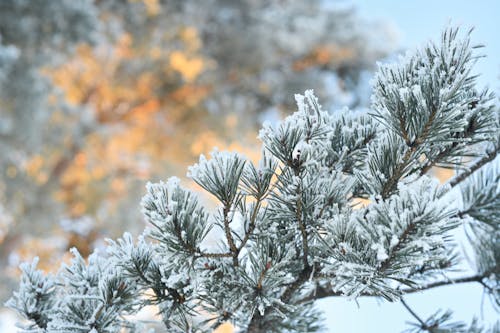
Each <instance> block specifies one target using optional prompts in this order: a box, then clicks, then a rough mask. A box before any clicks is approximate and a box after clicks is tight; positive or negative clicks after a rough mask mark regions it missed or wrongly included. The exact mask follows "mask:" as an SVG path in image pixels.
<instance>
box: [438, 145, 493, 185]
mask: <svg viewBox="0 0 500 333" xmlns="http://www.w3.org/2000/svg"><path fill="white" fill-rule="evenodd" d="M499 152H500V145H498V146H497V147H496V148H495V149H493V150H492V151H491V152H489V153H487V154H486V156H484V157H482V158H480V159H479V160H477V161H475V162H474V164H472V165H471V166H469V167H468V169H467V171H464V172H462V173H460V174H459V175H457V176H455V177H454V178H452V179H451V180H450V181H449V182H448V184H447V185H449V186H450V187H451V188H453V187H455V186H457V185H458V184H460V183H461V182H463V181H464V180H465V179H467V177H469V176H470V175H472V174H473V173H474V172H475V171H477V170H479V169H480V168H481V167H483V166H484V165H485V164H487V163H489V162H491V161H493V160H494V159H495V158H496V157H497V155H498V153H499Z"/></svg>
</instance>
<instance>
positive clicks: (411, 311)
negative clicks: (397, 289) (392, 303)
mask: <svg viewBox="0 0 500 333" xmlns="http://www.w3.org/2000/svg"><path fill="white" fill-rule="evenodd" d="M400 301H401V304H403V306H404V307H405V308H406V310H408V312H409V313H410V314H411V315H412V316H413V317H414V318H415V319H416V320H418V322H419V323H420V325H421V326H420V327H421V328H422V329H423V330H426V331H429V332H431V333H432V330H433V329H432V328H431V327H428V326H427V324H426V323H425V321H423V320H422V319H421V318H420V317H419V316H418V315H417V314H416V313H415V311H413V310H412V309H411V308H410V306H409V305H408V304H407V303H406V302H405V300H404V299H403V298H401V300H400Z"/></svg>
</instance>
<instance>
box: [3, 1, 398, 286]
mask: <svg viewBox="0 0 500 333" xmlns="http://www.w3.org/2000/svg"><path fill="white" fill-rule="evenodd" d="M0 37H1V44H0V85H1V87H2V90H1V92H0V115H1V118H2V121H1V123H0V135H1V138H2V140H1V142H0V150H1V152H2V155H1V156H2V157H1V158H0V164H1V166H2V170H5V171H4V172H3V173H2V176H1V178H0V208H1V209H0V214H2V215H1V216H0V243H1V244H0V257H1V258H0V260H1V261H2V267H4V265H3V264H4V263H6V260H7V259H8V256H9V255H11V254H12V253H15V254H16V255H14V256H11V259H12V258H13V259H14V260H13V261H12V262H13V263H16V262H17V259H15V258H16V256H21V257H24V256H31V255H32V254H33V253H32V252H34V249H36V248H38V247H39V246H36V245H35V244H38V243H39V242H37V239H39V238H40V237H42V238H43V237H48V236H49V235H53V234H54V232H56V235H59V237H60V238H61V241H59V242H52V243H51V244H53V246H51V248H50V249H49V250H48V252H49V253H50V251H63V250H65V249H66V248H67V247H70V246H77V247H78V248H79V249H80V251H82V253H83V254H87V253H88V252H87V251H90V250H91V249H92V248H93V245H92V243H93V242H94V241H95V240H97V239H99V230H102V229H106V234H107V235H117V234H118V232H120V231H121V230H123V229H124V228H125V229H128V230H132V231H134V230H135V231H137V230H139V229H141V224H140V223H137V222H138V221H140V216H139V215H138V212H137V209H135V208H136V202H137V200H138V198H139V197H140V195H141V192H142V189H143V182H144V180H145V179H158V178H159V177H160V175H164V174H165V173H169V174H179V172H178V171H176V170H183V169H184V168H183V166H184V165H185V164H186V163H187V162H189V161H190V160H191V159H192V157H193V156H196V155H198V154H200V153H203V152H207V151H208V150H209V149H211V147H212V146H214V145H216V146H219V147H220V148H225V147H231V148H232V149H238V150H243V151H246V152H247V155H249V156H250V157H251V156H257V155H258V154H257V153H258V152H256V151H255V148H253V147H254V146H255V145H254V142H255V139H254V134H253V133H254V132H253V130H254V129H255V127H256V125H258V124H259V123H260V122H261V121H263V120H266V119H270V120H272V119H277V118H278V117H279V116H280V115H281V114H282V113H284V112H285V111H284V110H289V109H290V108H289V106H290V105H291V103H292V102H293V100H292V99H290V95H289V92H290V91H300V90H304V89H305V88H314V89H315V90H316V92H317V93H318V95H319V96H320V97H321V98H322V100H323V101H324V102H325V104H326V105H327V106H329V107H335V106H338V105H349V106H351V107H358V106H364V105H366V104H367V100H366V99H363V98H364V97H363V96H366V95H367V94H366V92H365V90H366V88H367V80H365V77H366V76H367V75H366V72H367V71H369V70H370V69H371V67H372V66H373V64H374V62H375V61H376V60H377V59H379V58H381V57H383V56H384V55H385V54H387V53H388V52H389V51H390V50H391V49H392V48H393V43H394V41H393V39H391V33H390V30H389V29H387V28H386V27H385V26H384V25H381V24H378V23H377V24H373V23H368V22H363V21H362V20H360V19H359V17H357V15H356V13H355V11H354V10H353V9H352V8H351V7H350V6H340V5H336V4H334V5H331V6H329V7H328V8H326V7H325V4H324V3H323V2H322V1H307V2H306V1H303V2H298V1H291V0H284V1H275V2H272V3H269V2H266V1H261V0H241V1H227V0H208V1H203V2H197V1H180V0H170V1H158V0H142V1H141V0H135V1H134V0H130V1H127V2H124V1H118V0H96V1H90V0H79V1H71V0H57V1H49V0H44V1H37V2H35V3H34V4H33V3H32V2H30V1H14V0H8V1H3V2H2V3H1V4H0ZM185 147H189V150H185ZM103 158H105V163H103ZM181 166H182V168H180V167H181ZM89 224H90V225H91V226H92V227H90V228H89V227H88V225H89ZM16 248H24V249H25V250H24V251H16V252H12V251H14V250H15V249H16ZM26 249H27V250H26ZM5 291H8V290H5Z"/></svg>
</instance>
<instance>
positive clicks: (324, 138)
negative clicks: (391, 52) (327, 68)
mask: <svg viewBox="0 0 500 333" xmlns="http://www.w3.org/2000/svg"><path fill="white" fill-rule="evenodd" d="M469 35H470V32H469V33H468V34H465V36H461V34H460V33H459V31H458V29H454V28H450V29H447V30H446V31H445V32H444V33H443V34H442V36H441V39H440V41H439V42H438V43H430V44H429V45H428V46H426V47H425V48H423V49H422V50H419V51H417V52H414V53H411V54H407V55H406V56H405V57H402V58H400V60H399V61H398V62H397V63H395V64H389V65H385V64H384V65H380V68H379V70H378V73H377V74H376V76H375V79H374V84H373V86H374V87H373V88H374V92H373V96H372V111H371V113H368V114H363V113H356V112H353V111H349V110H344V111H342V112H337V113H334V114H329V113H327V112H325V111H323V110H322V109H321V106H320V105H319V104H318V101H317V99H316V98H315V96H314V95H313V93H312V92H311V91H306V92H305V94H304V95H303V96H302V95H297V96H296V100H297V104H298V111H297V112H296V113H294V114H293V115H291V116H289V117H288V118H286V119H285V120H284V121H283V122H281V123H280V124H278V125H277V126H276V127H272V126H264V128H263V129H262V130H261V132H260V139H261V140H262V142H263V153H262V160H261V162H260V164H259V165H254V164H252V163H251V162H250V161H248V160H246V159H245V158H244V157H243V156H241V155H239V154H237V153H228V152H218V151H215V152H214V153H213V154H212V156H211V158H210V159H205V158H204V157H203V156H202V157H201V158H200V161H199V163H197V164H195V165H194V166H192V167H190V168H189V172H188V175H189V176H190V177H191V178H192V179H193V180H194V181H195V182H196V183H197V184H199V185H200V186H201V187H202V188H203V189H204V190H206V191H207V192H208V193H210V194H211V195H213V196H214V197H215V198H216V199H217V201H218V202H219V203H220V205H219V207H218V209H217V211H216V213H214V214H209V213H208V212H207V209H206V208H205V207H203V206H202V205H201V204H200V203H199V201H198V200H197V198H196V196H195V195H194V194H193V193H191V192H190V191H188V190H186V189H184V188H182V187H181V186H180V185H179V181H178V180H177V179H175V178H171V179H169V180H168V181H167V182H160V183H156V184H148V185H147V194H146V195H145V196H144V198H143V200H142V210H143V213H144V215H145V217H146V220H147V221H148V222H149V223H150V225H151V227H150V228H148V229H147V230H146V231H145V232H144V235H142V236H140V237H139V238H138V239H137V240H134V238H133V237H132V236H131V235H130V234H128V233H125V234H124V235H123V238H121V239H118V240H116V241H112V240H110V241H109V246H108V249H107V253H106V254H99V253H94V254H93V255H91V256H90V258H88V260H84V258H82V257H81V256H80V254H79V253H78V251H77V250H73V251H72V253H73V260H72V261H71V263H70V264H68V265H64V266H63V267H62V268H61V270H60V272H59V273H58V274H57V276H51V275H44V274H42V272H41V271H39V270H37V269H36V265H37V260H35V261H34V262H33V263H32V264H24V265H22V266H21V269H22V273H23V274H22V278H21V284H20V288H19V291H17V292H15V293H14V295H13V297H12V298H11V299H10V300H9V302H8V306H10V307H12V308H14V309H16V310H17V311H18V312H19V313H20V314H22V315H23V316H24V317H25V318H26V319H27V320H28V321H29V324H28V325H27V326H25V329H26V330H32V331H39V332H75V333H87V332H99V333H104V332H118V331H119V330H122V329H125V330H129V331H134V330H138V329H140V328H139V327H140V326H138V324H137V323H132V322H130V321H129V320H127V318H129V317H127V316H128V315H133V314H134V313H136V312H137V311H138V310H139V309H141V308H142V307H144V306H146V305H156V306H157V309H158V311H159V314H160V315H161V318H162V319H163V323H164V325H165V327H166V328H167V331H168V332H209V331H211V330H212V329H213V328H215V327H217V326H219V325H220V324H222V323H224V322H227V321H229V322H231V323H233V324H234V325H235V326H236V327H237V328H239V329H241V330H242V331H245V332H313V331H318V330H321V321H320V314H319V313H318V311H317V309H315V308H314V307H313V303H314V301H315V300H317V299H320V298H323V297H334V296H346V297H350V298H357V297H360V296H371V297H380V298H383V299H386V300H387V301H391V302H397V301H401V302H402V305H404V306H405V307H407V309H408V310H409V311H410V312H411V313H412V315H413V316H414V317H415V320H416V322H415V323H414V326H412V328H411V330H413V331H415V332H419V331H429V332H485V331H487V329H483V328H481V326H480V325H479V324H478V323H477V322H476V321H475V322H473V323H472V324H470V325H466V324H464V323H461V322H452V321H450V318H451V313H450V312H437V313H436V314H434V315H433V316H431V317H430V318H428V319H422V318H420V317H419V316H418V315H417V314H416V313H415V312H413V311H412V310H411V308H410V307H409V306H408V304H407V303H406V302H405V300H404V299H403V296H404V295H405V294H409V293H413V292H418V291H421V290H426V289H430V288H434V287H439V286H443V285H448V284H454V283H455V284H458V283H467V282H477V283H480V284H481V285H483V286H484V290H485V293H487V294H488V295H489V296H491V299H492V302H493V304H496V306H497V308H498V306H499V305H500V297H499V273H500V271H499V265H498V263H499V259H500V248H499V241H498V238H499V222H500V190H499V178H500V168H499V163H498V159H497V160H495V158H496V156H497V154H498V151H499V147H500V134H499V133H500V127H499V111H498V110H499V109H498V107H497V106H495V104H494V97H493V95H492V94H491V93H490V92H488V91H486V90H485V91H478V90H477V89H476V88H475V80H476V76H475V75H472V74H471V70H472V66H473V65H474V63H475V61H476V60H477V58H478V56H477V55H475V53H474V52H475V50H474V49H475V48H476V47H474V46H471V44H470V38H469ZM433 167H445V168H454V169H456V170H457V175H456V176H455V178H453V179H451V180H450V181H449V182H448V183H447V184H445V185H440V184H439V183H438V181H437V180H436V179H435V178H433V177H432V172H431V170H432V168H433ZM457 198H461V199H460V200H457ZM458 226H463V227H465V229H466V230H467V235H468V236H469V239H470V241H471V244H472V247H473V249H474V250H475V253H476V258H475V260H474V261H473V263H474V267H473V268H474V271H475V273H474V274H472V275H463V276H458V277H454V278H452V277H450V275H449V271H450V270H452V269H454V268H455V267H456V265H457V263H458V262H460V260H461V257H460V255H459V253H458V251H457V250H458V249H459V247H457V244H456V243H455V242H454V241H453V236H454V230H455V229H456V228H457V227H458ZM213 228H215V229H219V230H220V231H221V232H219V235H220V238H219V239H218V240H216V241H215V243H216V245H215V246H214V245H213V243H214V241H211V242H209V241H207V235H208V233H209V231H210V230H211V229H213ZM455 233H456V232H455ZM462 260H463V259H462ZM464 274H465V273H464ZM454 276H457V274H455V275H454ZM498 329H499V327H498V325H497V326H496V327H492V328H489V329H488V331H496V332H498Z"/></svg>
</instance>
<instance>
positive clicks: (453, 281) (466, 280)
mask: <svg viewBox="0 0 500 333" xmlns="http://www.w3.org/2000/svg"><path fill="white" fill-rule="evenodd" d="M485 277H486V276H485V275H484V274H482V275H472V276H466V277H461V278H456V279H448V280H443V281H437V282H432V283H428V284H426V285H423V286H421V287H419V288H407V289H401V293H403V294H404V295H406V294H413V293H416V292H419V291H424V290H429V289H433V288H438V287H443V286H449V285H455V284H461V283H470V282H479V283H481V281H482V280H483V279H484V278H485Z"/></svg>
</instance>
